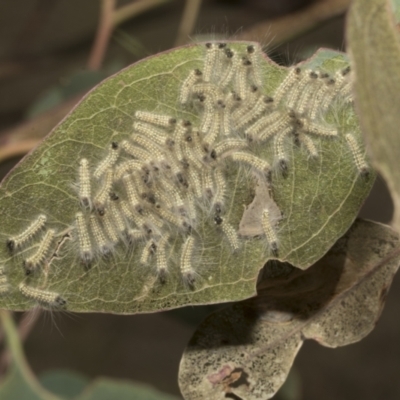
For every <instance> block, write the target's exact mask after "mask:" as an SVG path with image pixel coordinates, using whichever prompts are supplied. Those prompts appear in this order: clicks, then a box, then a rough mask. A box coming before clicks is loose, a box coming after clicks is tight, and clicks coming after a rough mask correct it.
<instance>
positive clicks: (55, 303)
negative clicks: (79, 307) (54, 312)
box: [18, 282, 67, 308]
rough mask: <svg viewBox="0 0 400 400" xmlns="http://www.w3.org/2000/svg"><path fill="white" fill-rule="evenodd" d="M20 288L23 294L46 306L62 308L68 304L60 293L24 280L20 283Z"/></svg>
mask: <svg viewBox="0 0 400 400" xmlns="http://www.w3.org/2000/svg"><path fill="white" fill-rule="evenodd" d="M18 289H19V291H20V292H21V294H22V295H23V296H25V297H27V298H28V299H29V300H33V301H35V302H36V303H38V304H40V305H41V306H44V307H49V308H60V307H64V306H65V305H66V304H67V302H66V300H65V299H63V298H62V297H61V296H60V295H59V294H58V293H55V292H50V291H48V290H41V289H38V288H34V287H32V286H28V285H27V284H26V283H24V282H21V283H20V284H19V286H18Z"/></svg>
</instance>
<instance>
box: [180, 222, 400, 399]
mask: <svg viewBox="0 0 400 400" xmlns="http://www.w3.org/2000/svg"><path fill="white" fill-rule="evenodd" d="M399 253H400V249H399V237H398V235H397V234H396V233H395V232H394V231H392V230H391V229H390V228H389V227H387V226H384V225H380V224H377V223H373V222H367V221H361V220H358V221H356V222H355V223H354V225H353V226H352V228H351V229H350V230H349V232H348V233H347V234H346V235H345V236H343V237H342V238H341V239H340V240H339V241H338V242H337V243H336V244H335V246H334V247H333V248H332V249H331V250H330V251H329V253H328V254H327V255H326V256H325V257H323V258H322V259H321V260H320V261H318V262H317V263H316V264H315V265H313V266H312V267H310V268H309V269H308V270H306V271H300V270H298V269H295V268H293V267H291V266H290V265H288V264H286V265H277V264H273V263H271V262H270V263H269V264H267V266H266V267H265V269H264V272H263V276H262V281H261V282H260V285H259V294H258V296H257V297H256V298H254V299H251V300H247V301H245V302H242V303H239V304H236V305H233V306H231V307H228V308H226V309H224V310H222V311H220V312H217V313H214V314H212V315H211V316H210V317H208V318H207V319H206V320H205V321H204V322H203V323H202V324H201V325H200V327H199V328H198V330H197V332H196V333H195V335H194V336H193V338H192V339H191V341H190V343H189V346H188V348H187V349H186V351H185V354H184V356H183V358H182V361H181V367H180V378H179V382H180V387H181V391H182V393H183V395H184V397H185V399H186V400H197V399H210V400H217V399H218V400H219V399H221V400H222V399H225V398H227V397H228V398H234V399H246V400H256V399H269V398H271V397H272V396H273V395H274V394H275V393H276V392H277V390H278V389H279V388H280V386H281V385H282V384H283V382H284V381H285V379H286V377H287V374H288V373H289V370H290V368H291V366H292V364H293V360H294V358H295V356H296V354H297V352H298V350H299V349H300V347H301V346H302V344H303V341H304V340H305V339H314V340H317V341H318V342H319V343H321V344H322V345H324V346H328V347H337V346H344V345H347V344H350V343H354V342H357V341H359V340H361V339H362V338H363V337H364V336H366V335H367V334H368V333H369V332H371V330H372V329H373V328H374V326H375V324H376V321H377V319H378V317H379V315H380V312H381V310H382V307H383V304H384V302H385V297H386V294H387V292H388V289H389V286H390V284H391V281H392V278H393V276H394V274H395V272H396V271H397V268H398V265H399V260H400V255H399ZM235 396H236V397H235Z"/></svg>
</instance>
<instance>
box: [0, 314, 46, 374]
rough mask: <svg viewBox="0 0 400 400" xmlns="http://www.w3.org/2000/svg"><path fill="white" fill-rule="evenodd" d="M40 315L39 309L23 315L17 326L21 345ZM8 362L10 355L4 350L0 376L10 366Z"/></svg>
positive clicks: (0, 359)
mask: <svg viewBox="0 0 400 400" xmlns="http://www.w3.org/2000/svg"><path fill="white" fill-rule="evenodd" d="M41 314H42V310H41V309H40V308H36V309H33V310H30V311H28V312H26V313H24V315H23V316H22V318H21V320H20V321H19V324H18V337H19V342H20V343H23V342H24V341H25V340H26V338H27V337H28V336H29V334H30V333H31V332H32V329H33V327H34V326H35V324H36V322H37V321H38V319H39V317H40V315H41ZM10 315H11V313H10ZM1 339H2V338H1ZM10 361H11V353H10V351H9V350H8V349H7V348H6V349H5V350H4V351H3V353H2V354H1V355H0V375H1V374H2V373H3V372H4V371H5V370H6V368H7V367H8V365H9V364H10Z"/></svg>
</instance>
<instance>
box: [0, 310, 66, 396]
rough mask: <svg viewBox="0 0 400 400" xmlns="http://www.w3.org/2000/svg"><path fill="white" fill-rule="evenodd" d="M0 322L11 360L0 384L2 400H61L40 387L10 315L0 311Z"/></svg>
mask: <svg viewBox="0 0 400 400" xmlns="http://www.w3.org/2000/svg"><path fill="white" fill-rule="evenodd" d="M0 320H1V323H2V327H3V329H4V333H5V336H6V342H7V349H8V350H9V351H10V354H11V357H12V360H11V363H10V367H9V369H8V371H7V374H6V376H5V377H4V379H3V380H2V381H1V383H0V398H1V399H2V400H15V399H18V400H61V398H60V397H58V396H55V395H53V394H52V393H50V392H48V391H47V390H46V389H44V388H43V387H41V386H40V384H39V382H38V381H37V380H36V378H35V376H34V375H33V373H32V371H31V369H30V368H29V366H28V364H27V362H26V359H25V355H24V353H23V350H22V347H21V343H20V341H19V336H18V332H17V329H16V327H15V324H14V321H13V320H12V317H11V315H10V314H9V313H8V312H7V311H5V310H0Z"/></svg>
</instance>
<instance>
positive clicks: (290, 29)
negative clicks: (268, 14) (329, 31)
mask: <svg viewBox="0 0 400 400" xmlns="http://www.w3.org/2000/svg"><path fill="white" fill-rule="evenodd" d="M350 1H351V0H322V1H319V2H317V3H313V4H312V5H311V6H309V7H307V8H306V9H303V10H301V11H298V12H296V13H293V14H289V15H285V16H284V17H282V18H277V19H275V20H271V21H264V22H261V23H258V24H256V25H254V26H253V27H252V28H250V29H247V30H246V31H244V32H243V33H241V34H239V35H238V36H236V37H235V38H236V39H237V40H255V41H265V39H268V40H267V41H268V47H269V48H275V47H276V46H278V45H280V44H282V43H285V42H288V41H289V40H291V39H294V38H295V37H297V36H299V35H301V34H303V33H305V32H307V31H309V30H311V29H313V28H315V27H317V26H318V25H320V24H321V23H322V22H324V21H326V20H327V19H330V18H334V17H336V16H338V15H341V14H343V13H344V12H345V11H346V10H347V8H348V7H349V4H350Z"/></svg>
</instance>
